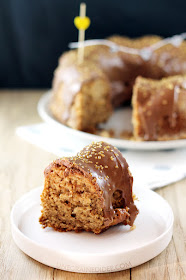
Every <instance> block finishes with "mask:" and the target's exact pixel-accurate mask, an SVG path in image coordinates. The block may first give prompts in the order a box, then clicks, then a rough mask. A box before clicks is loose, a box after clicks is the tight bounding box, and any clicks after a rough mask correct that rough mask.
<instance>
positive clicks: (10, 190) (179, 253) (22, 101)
mask: <svg viewBox="0 0 186 280" xmlns="http://www.w3.org/2000/svg"><path fill="white" fill-rule="evenodd" d="M42 93H43V91H28V90H27V91H1V92H0V279H2V280H4V279H7V280H11V279H13V280H16V279H18V280H22V279H24V280H29V279H34V280H37V279H42V280H44V279H47V280H48V279H51V280H53V279H63V280H67V279H76V280H80V279H81V280H85V279H86V280H90V279H100V280H101V279H102V280H103V279H112V280H120V279H122V280H131V279H132V280H134V279H135V280H138V279H140V280H150V279H153V280H155V279H158V280H161V279H169V280H179V279H180V280H184V279H186V250H185V247H186V180H182V181H181V182H178V183H176V184H172V185H170V186H166V187H164V188H162V189H160V190H158V191H157V192H158V193H159V194H160V195H162V196H163V197H164V198H165V199H166V200H167V201H168V202H169V204H170V205H171V207H172V209H173V212H174V216H175V223H174V234H173V239H172V241H171V242H170V244H169V246H168V247H167V249H166V250H164V252H162V253H161V254H160V255H159V256H157V257H156V258H154V259H153V260H151V261H149V262H147V263H145V264H143V265H140V266H138V267H135V268H132V269H129V270H126V271H122V272H116V273H108V274H77V273H70V272H65V271H60V270H57V269H54V268H51V267H47V266H45V265H43V264H40V263H38V262H37V261H35V260H33V259H31V258H30V257H28V256H27V255H25V254H24V253H23V252H22V251H21V250H19V248H18V247H17V246H16V245H15V244H14V241H13V239H12V236H11V228H10V218H9V217H10V211H11V208H12V206H13V204H14V203H15V201H16V200H17V199H18V198H19V197H21V196H22V195H23V194H24V193H26V192H28V191H29V190H31V189H32V188H35V187H37V186H40V185H42V183H43V170H44V168H45V167H46V166H47V165H48V163H49V162H50V161H52V160H53V159H55V156H54V155H52V154H50V153H47V152H45V151H43V150H41V149H39V148H37V147H36V146H33V145H31V144H29V143H27V142H26V141H23V140H22V139H20V138H19V137H18V136H16V134H15V128H16V127H17V126H20V125H27V124H32V123H37V122H39V121H41V119H40V117H39V116H38V114H37V109H36V107H37V102H38V100H39V98H40V97H41V94H42Z"/></svg>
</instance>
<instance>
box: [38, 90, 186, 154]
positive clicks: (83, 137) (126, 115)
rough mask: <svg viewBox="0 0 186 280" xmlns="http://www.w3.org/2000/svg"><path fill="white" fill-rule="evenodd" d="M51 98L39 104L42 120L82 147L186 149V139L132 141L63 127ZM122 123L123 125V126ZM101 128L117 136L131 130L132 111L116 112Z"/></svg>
mask: <svg viewBox="0 0 186 280" xmlns="http://www.w3.org/2000/svg"><path fill="white" fill-rule="evenodd" d="M50 98H51V92H47V93H46V94H44V95H43V96H42V97H41V99H40V101H39V103H38V112H39V115H40V116H41V118H42V119H43V120H44V121H45V122H47V123H49V124H51V125H52V126H53V127H56V128H57V130H58V131H59V134H61V135H62V134H64V133H65V134H66V135H69V136H70V137H74V138H76V139H78V140H79V141H80V142H81V143H82V147H83V146H85V145H87V144H89V143H90V142H92V141H106V142H109V143H110V144H112V145H114V146H117V147H118V148H123V149H132V150H162V149H163V150H165V149H173V148H182V147H186V139H180V140H169V141H141V142H140V141H132V140H122V139H117V138H108V137H102V136H98V135H94V134H91V133H86V132H83V131H79V130H75V129H72V128H70V127H68V126H66V125H63V124H62V123H60V122H59V121H57V120H56V119H55V117H54V116H53V115H52V113H51V112H50V110H49V106H48V105H49V102H50ZM121 123H122V125H121ZM101 128H106V129H113V130H114V131H115V132H116V135H117V134H118V135H119V134H120V132H121V131H123V130H131V131H132V124H131V109H130V108H122V109H118V110H116V111H115V112H114V114H113V115H112V116H111V118H110V119H109V120H108V121H107V123H106V124H102V125H101Z"/></svg>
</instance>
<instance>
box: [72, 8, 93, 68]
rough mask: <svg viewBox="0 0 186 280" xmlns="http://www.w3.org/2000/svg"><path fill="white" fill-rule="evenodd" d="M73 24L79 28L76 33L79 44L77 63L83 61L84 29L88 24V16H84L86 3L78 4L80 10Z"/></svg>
mask: <svg viewBox="0 0 186 280" xmlns="http://www.w3.org/2000/svg"><path fill="white" fill-rule="evenodd" d="M74 24H75V26H76V28H77V29H78V30H79V34H78V42H79V43H81V45H80V46H79V47H78V63H79V64H80V63H82V62H83V58H84V41H85V30H86V29H88V27H89V26H90V18H89V17H87V16H86V4H85V3H81V4H80V12H79V16H78V17H75V19H74Z"/></svg>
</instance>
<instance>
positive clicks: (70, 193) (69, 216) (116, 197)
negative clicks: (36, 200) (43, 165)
mask: <svg viewBox="0 0 186 280" xmlns="http://www.w3.org/2000/svg"><path fill="white" fill-rule="evenodd" d="M65 170H66V167H65V166H63V165H61V166H58V167H57V168H55V169H54V170H52V172H51V173H50V174H49V176H47V178H46V181H45V192H43V194H42V195H41V201H42V206H43V210H42V216H41V218H40V223H42V225H43V227H53V228H54V229H55V230H57V231H71V230H75V231H76V232H79V231H82V230H86V231H93V232H94V233H100V232H101V231H103V230H104V229H106V226H105V223H104V221H105V218H104V213H103V200H102V191H101V190H100V189H99V190H97V189H96V185H95V184H92V182H91V181H90V179H88V178H87V177H85V176H83V175H82V173H78V172H73V170H69V174H68V176H66V174H65V172H66V171H65ZM112 205H113V208H124V207H125V203H124V199H123V198H122V192H121V191H119V190H116V191H115V193H114V194H113V199H112ZM116 213H117V211H116ZM116 219H117V215H116ZM113 224H114V223H113Z"/></svg>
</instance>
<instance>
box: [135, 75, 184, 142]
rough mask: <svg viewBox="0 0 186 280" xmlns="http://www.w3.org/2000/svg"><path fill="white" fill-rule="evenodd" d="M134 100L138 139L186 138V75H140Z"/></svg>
mask: <svg viewBox="0 0 186 280" xmlns="http://www.w3.org/2000/svg"><path fill="white" fill-rule="evenodd" d="M132 104H133V118H132V120H133V128H134V137H135V139H136V140H170V139H181V138H186V75H183V76H180V75H179V76H173V77H169V78H164V79H162V80H160V81H156V80H151V79H145V78H142V77H138V78H137V79H136V82H135V85H134V91H133V99H132Z"/></svg>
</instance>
